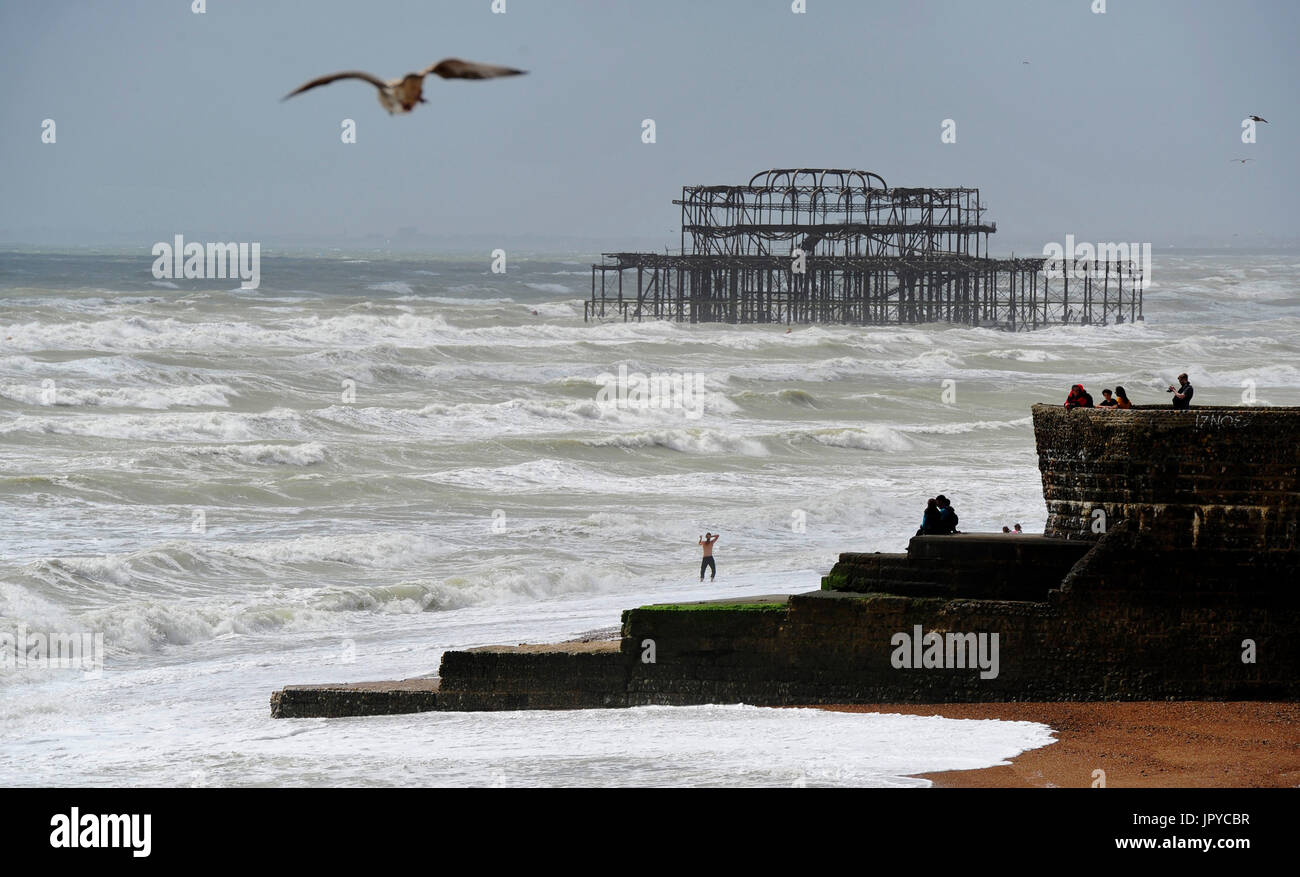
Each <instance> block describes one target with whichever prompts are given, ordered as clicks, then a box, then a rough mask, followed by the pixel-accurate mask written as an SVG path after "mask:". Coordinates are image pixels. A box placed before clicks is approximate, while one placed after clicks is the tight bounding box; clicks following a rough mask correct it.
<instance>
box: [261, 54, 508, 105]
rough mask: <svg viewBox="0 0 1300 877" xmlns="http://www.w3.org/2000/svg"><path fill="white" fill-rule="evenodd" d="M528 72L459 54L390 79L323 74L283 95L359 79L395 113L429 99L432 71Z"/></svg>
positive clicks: (484, 75)
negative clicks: (426, 83) (427, 82)
mask: <svg viewBox="0 0 1300 877" xmlns="http://www.w3.org/2000/svg"><path fill="white" fill-rule="evenodd" d="M527 72H528V71H527V70H516V69H515V68H513V67H494V66H492V65H491V64H475V63H473V62H472V61H462V60H460V59H459V58H445V59H443V60H441V61H439V62H438V63H437V64H434V65H433V66H431V67H426V68H425V69H424V70H421V71H420V72H419V73H408V74H406V75H405V76H402V77H399V78H398V79H390V80H389V81H388V82H385V81H384V80H382V79H380V78H379V77H378V76H374V75H372V74H370V73H364V72H362V71H360V70H346V71H344V72H342V73H331V74H329V75H328V76H322V77H320V78H319V79H313V80H312V81H311V82H308V83H305V84H304V85H300V86H299V87H298V88H296V89H294V90H293V91H291V92H289V93H288V94H286V95H285V96H284V97H283V98H282V99H283V100H288V99H289V98H291V97H293V96H294V95H297V94H302V93H303V92H304V91H310V90H311V89H313V88H315V87H316V86H318V85H329V84H330V83H331V82H336V81H337V80H340V79H360V80H362V81H364V82H369V83H370V84H371V85H373V86H374V87H375V88H377V89H379V104H380V106H382V107H383V108H384V109H386V110H388V112H390V113H393V114H394V115H396V114H398V113H409V112H410V111H411V110H413V109H415V105H416V104H426V103H428V101H426V100H425V99H424V77H426V76H428V75H429V74H430V73H434V74H437V75H438V76H441V77H442V78H443V79H495V78H496V77H498V76H519V75H521V74H524V73H527Z"/></svg>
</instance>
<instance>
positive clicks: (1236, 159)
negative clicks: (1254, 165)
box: [1228, 158, 1255, 164]
mask: <svg viewBox="0 0 1300 877" xmlns="http://www.w3.org/2000/svg"><path fill="white" fill-rule="evenodd" d="M1254 160H1255V159H1253V158H1230V159H1228V161H1235V162H1239V163H1241V164H1245V163H1246V162H1248V161H1254Z"/></svg>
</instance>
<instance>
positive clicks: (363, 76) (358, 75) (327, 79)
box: [281, 70, 388, 100]
mask: <svg viewBox="0 0 1300 877" xmlns="http://www.w3.org/2000/svg"><path fill="white" fill-rule="evenodd" d="M340 79H360V80H363V81H365V82H369V83H370V84H371V85H373V86H374V87H375V88H378V89H380V90H381V91H382V90H383V89H385V88H387V87H388V83H387V82H384V80H382V79H380V78H379V77H377V76H374V75H372V74H370V73H364V72H362V71H360V70H345V71H343V72H342V73H331V74H329V75H328V76H321V77H319V78H317V79H313V80H312V81H311V82H306V83H303V84H302V85H300V86H298V87H297V88H295V89H294V90H293V91H291V92H289V93H288V94H286V95H285V96H284V97H283V98H281V100H288V99H289V98H291V97H293V96H294V95H295V94H302V93H303V92H304V91H310V90H311V89H313V88H315V87H316V86H318V85H329V84H330V83H331V82H337V81H338V80H340Z"/></svg>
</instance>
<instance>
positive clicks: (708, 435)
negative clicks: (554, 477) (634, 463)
mask: <svg viewBox="0 0 1300 877" xmlns="http://www.w3.org/2000/svg"><path fill="white" fill-rule="evenodd" d="M584 444H587V445H590V446H591V447H595V448H609V447H613V448H625V449H628V450H635V449H638V448H667V449H668V450H671V451H678V452H680V453H683V454H707V455H714V454H740V455H742V456H745V457H766V456H768V454H769V453H770V452H769V451H768V449H767V447H766V446H765V445H764V444H763V442H762V441H760V440H758V439H755V438H750V437H747V436H744V435H740V434H738V433H733V432H727V431H724V430H716V429H656V430H648V431H646V432H637V433H626V434H620V435H612V436H605V437H602V438H598V439H587V440H584Z"/></svg>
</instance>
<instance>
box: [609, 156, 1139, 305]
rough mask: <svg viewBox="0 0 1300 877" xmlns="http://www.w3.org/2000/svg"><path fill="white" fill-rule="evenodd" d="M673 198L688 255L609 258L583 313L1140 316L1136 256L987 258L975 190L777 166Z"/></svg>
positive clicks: (986, 230)
mask: <svg viewBox="0 0 1300 877" xmlns="http://www.w3.org/2000/svg"><path fill="white" fill-rule="evenodd" d="M673 203H674V204H677V205H680V207H681V250H680V252H678V253H677V254H672V253H667V252H665V253H662V254H660V253H604V254H602V261H601V262H600V263H598V264H595V265H592V268H591V298H590V299H589V300H587V301H586V302H585V303H584V318H585V319H587V320H601V319H610V318H614V319H618V318H620V317H621V318H622V319H623V320H638V321H639V320H643V319H647V318H650V319H658V320H675V321H679V322H691V323H701V322H724V323H786V324H794V323H849V324H861V325H886V324H914V323H931V322H948V323H957V324H963V325H968V326H989V327H997V328H1005V329H1011V330H1021V329H1036V328H1039V327H1042V326H1052V325H1063V324H1073V325H1106V324H1110V323H1123V322H1131V321H1135V320H1141V319H1142V290H1143V286H1144V283H1143V267H1142V264H1141V261H1140V260H1139V259H1137V257H1136V255H1134V256H1133V257H1132V258H1129V257H1128V254H1124V256H1125V257H1124V258H1107V259H1101V260H1098V259H1093V260H1079V259H1076V258H1072V257H1071V254H1067V257H1066V258H1065V259H1063V260H1060V261H1058V262H1055V263H1053V264H1052V265H1051V266H1049V265H1048V263H1047V261H1046V260H1045V258H1044V257H1041V256H1039V257H1036V258H992V257H990V256H989V235H990V234H992V233H994V232H996V231H997V225H996V224H995V223H991V222H988V221H987V220H986V219H985V217H984V213H985V211H986V208H985V207H984V206H983V205H982V204H981V203H980V192H979V189H966V188H942V189H934V188H924V189H903V188H890V187H889V186H888V185H886V183H885V181H884V179H882V178H881V177H880V176H879V175H877V174H874V173H870V172H868V171H859V170H837V169H812V168H799V169H775V170H769V171H762V172H760V173H757V174H755V175H754V176H753V178H751V179H750V181H749V183H748V184H746V185H743V186H685V187H683V188H682V197H681V199H680V200H675V201H674V202H673ZM1107 255H1108V256H1109V255H1110V254H1107ZM1049 268H1051V269H1054V270H1049Z"/></svg>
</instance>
